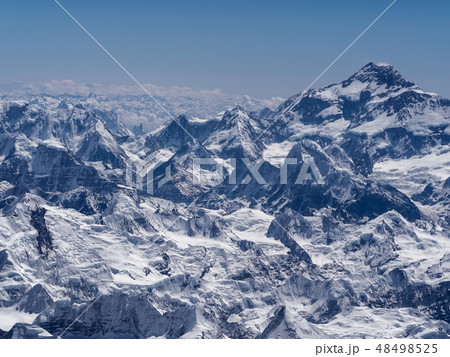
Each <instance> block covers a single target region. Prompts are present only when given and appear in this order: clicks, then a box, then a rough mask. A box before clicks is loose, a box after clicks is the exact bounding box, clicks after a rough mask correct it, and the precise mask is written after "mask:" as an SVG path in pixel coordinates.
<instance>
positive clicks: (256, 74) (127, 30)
mask: <svg viewBox="0 0 450 357" xmlns="http://www.w3.org/2000/svg"><path fill="white" fill-rule="evenodd" d="M60 2H61V4H62V5H63V6H65V7H66V8H67V9H68V10H69V11H70V12H71V13H72V14H73V16H74V17H75V18H77V19H78V20H79V21H80V22H81V23H82V24H83V25H84V26H85V27H86V28H87V29H88V30H89V31H90V32H91V33H92V34H93V35H94V36H95V37H96V38H97V39H98V40H99V41H100V42H101V43H102V44H103V45H104V46H105V47H106V48H107V49H108V50H109V51H110V52H111V53H112V54H113V55H114V56H115V57H116V58H117V59H118V60H119V61H120V62H121V63H122V64H123V65H124V66H125V67H126V68H127V69H128V70H129V71H130V72H131V73H133V74H134V75H135V77H136V78H137V79H138V80H139V81H141V82H143V83H152V84H155V85H159V86H171V85H178V86H188V87H191V88H194V89H214V88H220V89H222V90H223V91H225V92H227V93H230V94H249V95H251V96H255V97H271V96H289V95H292V94H294V93H297V92H300V91H302V90H303V89H304V88H305V87H306V86H307V85H308V84H309V83H310V82H311V81H312V80H313V79H314V78H315V77H316V76H317V75H318V74H319V73H320V72H321V71H322V70H323V69H324V68H325V67H326V66H327V65H328V64H329V63H330V62H331V61H332V60H333V59H334V58H335V57H336V56H337V55H338V54H339V53H340V52H341V51H342V50H343V49H344V48H345V47H346V46H347V45H348V44H349V43H350V42H351V41H352V40H353V39H354V38H355V37H356V36H357V35H358V34H359V33H360V32H361V31H362V30H363V29H364V28H365V27H366V26H367V25H368V24H369V23H370V22H371V21H372V20H373V19H374V18H375V17H376V16H378V14H379V13H380V12H381V11H383V10H384V9H385V8H386V7H387V6H388V5H389V3H390V2H391V1H390V0H388V1H385V0H370V1H369V0H341V1H336V0H317V1H282V0H278V1H272V0H259V1H242V0H241V1H235V0H228V1H219V0H217V1H211V0H208V1H206V0H205V1H203V0H202V1H197V0H190V1H175V0H170V1H167V0H152V1H133V0H131V1H130V0H128V1H125V0H109V1H107V0H95V1H92V0H91V1H87V0H60ZM449 14H450V1H447V0H429V1H421V0H398V2H397V3H396V4H395V5H394V6H393V7H392V8H391V9H390V10H389V11H388V12H387V13H386V14H385V15H384V16H383V17H382V18H381V19H380V20H379V22H377V23H376V24H375V25H374V26H373V27H372V28H371V29H370V30H369V32H368V33H366V35H364V37H363V38H361V40H360V41H359V42H358V43H357V44H356V45H355V46H354V47H353V48H352V49H351V50H349V51H348V52H347V53H346V54H345V55H344V56H343V57H342V58H341V59H340V60H339V61H338V63H337V64H336V65H335V66H334V67H333V68H332V69H331V70H330V71H329V72H328V73H327V74H325V76H324V77H323V78H322V79H321V80H320V81H319V82H318V83H317V84H316V85H315V87H319V86H322V85H326V84H330V83H333V82H337V81H341V80H343V79H345V78H347V77H348V76H349V75H351V74H352V73H353V72H355V71H356V70H357V69H359V68H360V67H362V66H363V65H364V64H366V63H367V62H370V61H375V62H387V63H391V64H393V65H394V66H395V67H396V68H397V69H398V70H399V71H400V72H401V73H402V74H403V75H404V76H405V77H406V78H408V79H410V80H412V81H414V82H416V83H417V84H418V85H420V86H421V87H422V88H424V89H426V90H430V91H434V92H437V93H439V94H441V95H442V96H445V97H450V86H449V85H448V83H449V81H450V74H449V63H450V47H449V45H448V43H449V39H450V22H449ZM0 39H1V48H2V51H1V59H0V83H8V82H13V81H23V82H27V83H28V82H31V83H33V82H46V81H50V80H52V79H57V80H62V79H72V80H74V81H76V82H82V83H86V82H97V83H105V84H132V82H131V80H130V79H129V78H128V77H127V76H126V74H124V73H123V72H122V71H121V70H120V68H119V67H118V66H117V65H116V64H115V63H114V62H112V60H111V59H110V58H108V57H107V56H106V55H105V54H104V53H103V52H102V51H101V50H100V49H99V48H98V47H97V45H96V44H95V43H93V42H92V40H91V39H89V38H88V37H87V35H86V34H85V33H83V32H82V31H81V29H80V28H78V27H77V26H76V24H75V23H74V22H73V21H72V20H71V19H70V18H69V17H68V16H67V15H66V14H65V13H64V12H63V11H62V10H61V9H60V8H59V7H58V6H57V5H56V4H55V3H54V2H53V1H52V0H39V1H36V0H2V1H1V3H0Z"/></svg>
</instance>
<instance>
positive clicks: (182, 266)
mask: <svg viewBox="0 0 450 357" xmlns="http://www.w3.org/2000/svg"><path fill="white" fill-rule="evenodd" d="M173 98H174V97H171V98H165V99H164V98H163V100H162V104H163V105H164V106H167V107H168V110H169V111H174V112H176V113H182V112H183V113H184V115H180V116H177V117H176V118H175V120H168V116H167V115H166V114H165V113H164V114H163V113H162V111H161V110H160V109H158V110H157V109H156V104H154V103H153V102H151V98H148V97H145V96H136V95H127V96H123V95H122V96H114V97H109V96H98V95H88V96H74V95H42V94H41V95H34V94H32V93H28V94H26V95H25V96H24V93H21V94H20V95H19V94H18V92H15V93H10V94H5V95H4V96H3V97H2V99H1V102H0V209H1V215H0V336H2V337H4V338H52V337H57V336H61V337H63V338H124V337H127V338H148V337H165V338H225V337H227V338H325V337H328V338H375V337H377V338H390V337H396V338H448V337H450V304H449V297H450V253H449V252H450V239H449V238H450V234H449V233H450V145H449V143H450V101H449V100H447V99H444V98H441V97H439V96H438V95H436V94H434V93H427V92H425V91H423V90H421V89H420V88H419V87H418V86H416V85H415V84H414V83H412V82H410V81H408V80H406V79H405V78H403V77H402V76H401V75H400V74H399V73H398V72H397V71H396V70H395V68H394V67H392V66H390V65H386V64H374V63H369V64H367V65H366V66H364V67H363V68H362V69H360V70H359V71H358V72H357V73H355V74H354V75H352V76H351V77H350V78H348V79H347V80H345V81H343V82H341V83H339V84H333V85H330V86H327V87H325V88H321V89H310V90H308V91H306V92H304V93H301V94H297V95H294V96H292V97H290V98H288V99H287V100H286V101H281V100H280V99H273V100H272V101H266V102H264V101H258V100H254V99H251V98H249V97H242V98H241V99H240V101H239V100H236V98H228V99H226V100H224V98H223V97H221V96H216V97H214V98H213V99H211V98H212V97H210V96H209V97H208V98H209V99H208V100H206V99H205V98H204V97H203V98H200V97H197V98H187V97H183V96H181V95H180V96H178V97H177V98H178V99H177V100H174V101H173V102H170V100H171V99H173ZM158 99H161V98H159V97H158ZM277 101H278V103H277ZM232 102H233V104H238V105H236V106H234V107H233V108H229V109H227V110H225V111H224V109H225V108H228V107H229V106H230V104H231V103H232ZM275 104H277V105H278V104H279V105H278V106H277V105H275ZM174 109H175V110H174ZM221 111H224V113H222V114H220V115H218V113H219V112H221ZM193 113H195V114H193ZM192 115H193V116H194V117H193V116H192ZM142 118H144V119H142ZM140 120H148V121H146V122H147V123H150V122H152V123H157V124H161V123H163V122H166V123H167V124H166V125H164V126H163V127H161V128H159V129H157V130H154V131H152V132H147V133H146V132H144V130H143V129H144V128H143V127H140V126H139V125H138V124H139V122H140ZM149 125H150V124H147V129H149ZM155 125H156V124H155ZM199 162H200V163H202V166H201V167H200V166H198V165H199ZM196 165H197V166H196ZM196 167H197V171H196ZM218 168H221V169H218ZM308 169H309V171H307V170H308ZM315 170H316V171H315ZM283 172H284V173H285V174H286V182H283V180H282V179H281V178H280V175H281V176H282V175H283ZM149 173H151V176H149ZM258 175H260V178H258V177H257V176H258ZM301 175H303V177H306V178H307V179H305V180H303V179H302V180H298V177H301ZM305 175H306V176H305ZM318 175H320V180H319V181H320V182H319V181H318V180H317V179H316V180H315V178H317V177H316V176H318ZM130 179H131V181H130ZM139 180H142V182H141V183H142V185H135V183H136V182H138V181H139ZM150 185H151V190H150V189H149V187H150ZM105 289H106V290H105Z"/></svg>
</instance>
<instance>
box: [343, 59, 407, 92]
mask: <svg viewBox="0 0 450 357" xmlns="http://www.w3.org/2000/svg"><path fill="white" fill-rule="evenodd" d="M354 81H359V82H361V83H374V84H376V85H377V86H386V87H387V88H392V87H403V88H405V87H413V86H415V84H414V83H412V82H410V81H407V80H406V79H405V78H403V76H402V75H401V74H400V73H399V72H398V71H397V70H396V69H395V68H394V66H392V65H390V64H384V63H379V64H375V63H373V62H370V63H368V64H366V65H365V66H364V67H362V68H361V69H360V70H359V71H358V72H356V73H355V74H354V75H352V76H351V77H350V78H349V79H347V80H345V81H344V82H342V86H343V87H347V86H348V85H350V84H351V83H352V82H354Z"/></svg>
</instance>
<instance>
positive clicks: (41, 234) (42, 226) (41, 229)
mask: <svg viewBox="0 0 450 357" xmlns="http://www.w3.org/2000/svg"><path fill="white" fill-rule="evenodd" d="M46 212H47V210H46V209H45V208H43V207H37V208H36V209H35V210H33V211H31V222H30V223H31V225H32V226H33V227H34V228H35V229H36V230H37V232H38V236H37V237H36V240H37V249H38V252H39V254H41V255H43V256H47V255H48V253H49V252H50V251H52V250H53V238H52V234H51V232H50V230H49V229H48V228H47V224H46V223H45V213H46Z"/></svg>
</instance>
